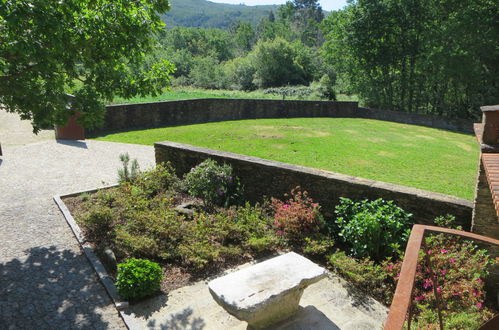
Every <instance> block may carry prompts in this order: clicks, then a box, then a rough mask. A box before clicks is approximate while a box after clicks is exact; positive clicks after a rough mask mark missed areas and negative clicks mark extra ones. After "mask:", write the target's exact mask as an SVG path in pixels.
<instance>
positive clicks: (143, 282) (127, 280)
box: [116, 258, 163, 299]
mask: <svg viewBox="0 0 499 330" xmlns="http://www.w3.org/2000/svg"><path fill="white" fill-rule="evenodd" d="M162 278H163V271H162V270H161V267H160V266H159V265H158V264H157V263H155V262H152V261H149V260H145V259H135V258H130V259H128V260H126V261H125V262H123V263H121V264H119V265H118V276H117V278H116V288H117V289H118V293H119V294H120V296H121V298H123V299H138V298H143V297H147V296H149V295H151V294H153V293H154V292H156V291H158V290H159V288H160V285H161V280H162Z"/></svg>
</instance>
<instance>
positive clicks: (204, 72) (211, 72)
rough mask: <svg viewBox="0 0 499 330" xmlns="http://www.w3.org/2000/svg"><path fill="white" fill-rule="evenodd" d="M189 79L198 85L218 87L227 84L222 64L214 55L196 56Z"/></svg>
mask: <svg viewBox="0 0 499 330" xmlns="http://www.w3.org/2000/svg"><path fill="white" fill-rule="evenodd" d="M193 63H194V64H193V67H192V70H191V72H190V74H189V79H190V81H191V82H192V84H193V85H194V86H196V87H201V88H211V89H218V88H223V87H224V86H225V84H226V82H225V74H224V71H223V68H222V66H220V65H219V62H218V60H217V59H216V58H213V57H195V58H194V59H193Z"/></svg>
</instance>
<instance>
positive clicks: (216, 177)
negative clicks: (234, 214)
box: [183, 159, 242, 206]
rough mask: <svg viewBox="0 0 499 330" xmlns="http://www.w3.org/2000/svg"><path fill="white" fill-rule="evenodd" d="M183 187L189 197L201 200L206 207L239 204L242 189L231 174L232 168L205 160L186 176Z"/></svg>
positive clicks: (237, 180) (211, 160)
mask: <svg viewBox="0 0 499 330" xmlns="http://www.w3.org/2000/svg"><path fill="white" fill-rule="evenodd" d="M183 185H184V187H185V189H186V190H187V191H188V192H189V194H190V195H192V196H194V197H198V198H201V199H202V200H203V201H204V202H205V203H206V204H207V205H208V206H214V205H218V206H229V205H234V204H238V203H240V201H241V199H242V187H241V184H240V183H239V179H238V178H236V177H234V176H233V174H232V167H231V166H230V165H227V164H224V165H219V164H218V163H217V162H216V161H214V160H213V159H207V160H205V161H204V162H202V163H201V164H199V165H198V166H196V167H194V168H192V169H191V171H190V172H189V173H187V174H186V176H185V178H184V180H183Z"/></svg>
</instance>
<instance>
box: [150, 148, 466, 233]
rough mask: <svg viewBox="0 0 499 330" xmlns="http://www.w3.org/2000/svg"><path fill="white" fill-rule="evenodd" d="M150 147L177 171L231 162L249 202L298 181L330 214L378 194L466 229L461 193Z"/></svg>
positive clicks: (420, 217) (427, 220)
mask: <svg viewBox="0 0 499 330" xmlns="http://www.w3.org/2000/svg"><path fill="white" fill-rule="evenodd" d="M154 148H155V153H156V163H161V162H170V163H171V164H172V165H173V166H174V168H175V169H176V171H177V175H179V176H183V175H184V174H185V173H187V172H188V171H189V170H190V169H191V168H192V167H194V166H196V165H197V164H199V163H200V162H202V161H204V160H205V159H207V158H212V159H215V160H217V161H218V162H220V163H227V164H230V165H232V167H233V169H234V173H235V175H237V176H238V177H239V178H240V179H241V182H242V184H243V185H244V187H245V194H246V198H247V199H248V200H249V201H252V202H256V201H261V200H262V198H263V197H264V196H269V197H270V196H272V197H282V196H283V195H284V193H288V192H289V191H290V190H291V189H292V188H294V187H296V186H301V187H302V188H303V189H304V190H306V191H308V192H309V194H310V196H311V197H312V198H313V199H314V200H315V201H316V202H318V203H320V204H321V205H322V209H323V211H324V212H325V214H326V216H332V214H333V213H332V212H333V210H334V206H335V205H336V204H337V203H338V200H339V198H340V197H348V198H351V199H355V200H360V199H365V198H368V199H376V198H383V199H385V200H393V201H395V203H396V204H397V205H399V206H400V207H402V208H403V209H405V210H406V211H409V212H411V213H413V215H414V219H415V221H416V222H417V223H420V224H433V223H432V220H433V219H434V218H435V217H437V216H440V215H444V214H447V213H450V214H453V215H455V216H456V218H457V219H458V220H459V223H460V224H461V225H462V226H463V228H464V229H465V230H469V229H470V224H471V214H472V208H473V204H472V203H471V202H469V201H466V200H463V199H460V198H456V197H452V196H447V195H442V194H437V193H432V192H428V191H423V190H419V189H415V188H409V187H404V186H398V185H394V184H389V183H383V182H377V181H373V180H367V179H362V178H358V177H353V176H348V175H343V174H338V173H332V172H327V171H322V170H318V169H312V168H308V167H303V166H297V165H291V164H285V163H281V162H276V161H272V160H266V159H260V158H256V157H250V156H244V155H238V154H234V153H230V152H223V151H216V150H211V149H206V148H201V147H195V146H190V145H185V144H180V143H174V142H168V141H166V142H158V143H155V145H154Z"/></svg>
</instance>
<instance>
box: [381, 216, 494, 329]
mask: <svg viewBox="0 0 499 330" xmlns="http://www.w3.org/2000/svg"><path fill="white" fill-rule="evenodd" d="M426 232H434V233H442V234H450V235H456V236H461V237H465V238H468V239H471V240H474V241H479V242H483V243H487V244H491V245H496V246H499V240H496V239H493V238H490V237H486V236H481V235H477V234H473V233H469V232H465V231H461V230H455V229H447V228H442V227H435V226H425V225H414V226H413V227H412V231H411V236H410V237H409V241H408V242H407V248H406V249H405V255H404V261H403V262H402V269H401V271H400V276H399V279H398V282H397V288H396V289H395V294H394V296H393V299H392V304H391V306H390V311H389V313H388V318H387V319H386V322H385V327H384V329H385V330H399V329H402V328H403V327H404V322H405V319H406V315H407V312H408V311H409V309H410V307H411V301H412V292H413V289H414V281H415V279H416V269H417V266H418V258H419V250H420V249H421V247H422V245H424V240H423V239H424V236H425V234H426ZM426 257H427V258H428V259H427V262H431V261H430V256H429V255H428V254H426ZM430 268H431V267H430ZM430 275H431V276H434V274H433V275H432V274H430ZM433 280H435V279H433ZM434 283H435V282H434ZM434 294H435V298H436V300H437V309H438V317H439V323H440V328H441V329H443V321H442V315H441V311H440V303H439V299H440V295H439V293H438V292H437V290H436V285H434ZM409 318H411V317H409Z"/></svg>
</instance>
